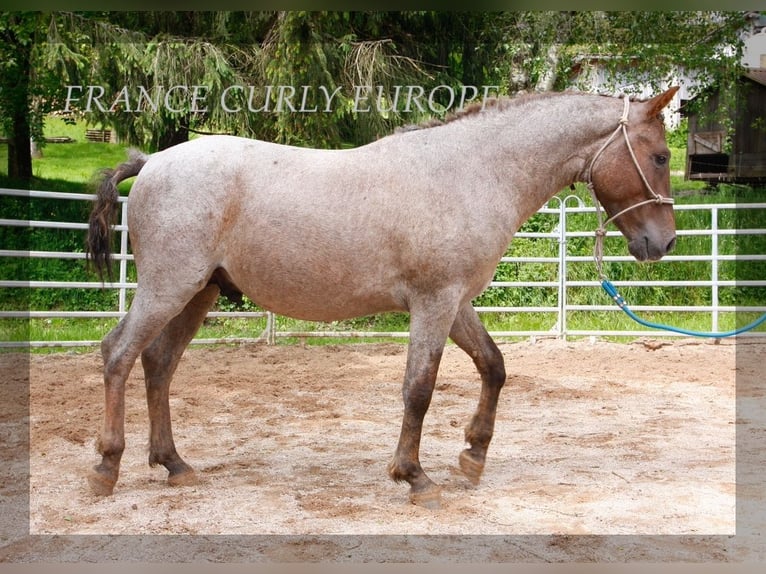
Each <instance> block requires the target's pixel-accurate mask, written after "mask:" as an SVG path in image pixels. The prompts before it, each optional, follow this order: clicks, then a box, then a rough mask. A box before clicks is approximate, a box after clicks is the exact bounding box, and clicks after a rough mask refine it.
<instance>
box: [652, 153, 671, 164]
mask: <svg viewBox="0 0 766 574" xmlns="http://www.w3.org/2000/svg"><path fill="white" fill-rule="evenodd" d="M654 163H656V164H657V165H660V166H662V165H665V164H666V163H668V156H666V155H663V154H657V155H656V156H654Z"/></svg>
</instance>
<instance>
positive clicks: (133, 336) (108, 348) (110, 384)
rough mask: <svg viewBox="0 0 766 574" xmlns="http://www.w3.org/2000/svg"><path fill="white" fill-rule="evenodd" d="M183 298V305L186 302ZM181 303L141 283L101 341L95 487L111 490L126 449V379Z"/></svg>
mask: <svg viewBox="0 0 766 574" xmlns="http://www.w3.org/2000/svg"><path fill="white" fill-rule="evenodd" d="M184 302H185V301H184V300H181V302H180V305H181V307H182V306H183V304H184ZM179 310H180V309H179V308H178V303H176V304H169V303H168V302H167V300H165V301H164V302H161V301H160V300H158V299H157V298H155V297H154V296H153V295H152V290H151V289H145V288H144V289H142V288H141V287H139V289H137V291H136V296H135V298H134V300H133V304H132V305H131V307H130V310H129V311H128V313H127V314H126V315H125V317H124V318H123V319H122V321H120V323H119V324H118V325H117V327H115V328H114V329H113V330H112V331H111V332H110V333H109V334H108V335H107V336H106V337H104V340H103V341H102V342H101V355H102V357H103V361H104V427H103V430H102V433H101V436H100V437H99V440H98V443H97V448H98V451H99V453H100V454H101V463H100V464H98V465H97V466H95V467H93V471H92V472H91V473H90V474H89V475H88V483H89V484H90V487H91V489H92V491H93V492H94V493H95V494H97V495H101V496H108V495H110V494H112V491H113V490H114V485H115V484H116V483H117V477H118V476H119V472H120V459H121V458H122V453H123V451H124V450H125V380H126V379H127V378H128V375H129V374H130V371H131V369H132V368H133V365H134V364H135V362H136V359H137V358H138V355H139V354H140V353H141V351H142V350H143V349H144V348H145V347H146V345H148V344H149V342H150V341H152V340H153V339H154V338H155V337H156V336H157V335H158V334H159V332H160V331H161V330H162V328H163V327H164V326H165V325H166V324H167V322H168V321H170V319H171V318H172V317H173V316H175V315H176V314H177V313H178V312H179Z"/></svg>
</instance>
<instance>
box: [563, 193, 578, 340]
mask: <svg viewBox="0 0 766 574" xmlns="http://www.w3.org/2000/svg"><path fill="white" fill-rule="evenodd" d="M556 199H559V198H558V197H557V198H556ZM570 199H574V200H575V201H576V202H577V207H578V208H583V207H585V204H584V203H583V201H582V199H580V198H579V197H577V196H576V195H567V196H566V197H565V198H564V199H563V200H561V199H559V296H558V301H559V320H558V326H559V338H560V339H562V340H564V341H566V340H567V202H568V201H569V200H570Z"/></svg>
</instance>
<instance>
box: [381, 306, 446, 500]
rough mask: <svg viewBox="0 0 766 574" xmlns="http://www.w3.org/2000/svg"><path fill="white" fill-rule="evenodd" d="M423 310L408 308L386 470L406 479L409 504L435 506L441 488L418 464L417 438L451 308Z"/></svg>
mask: <svg viewBox="0 0 766 574" xmlns="http://www.w3.org/2000/svg"><path fill="white" fill-rule="evenodd" d="M424 311H425V312H423V313H417V312H413V311H412V310H411V311H410V314H411V315H410V317H411V318H410V343H409V349H408V351H407V367H406V370H405V375H404V385H403V388H402V395H403V398H404V417H403V419H402V429H401V433H400V435H399V443H398V445H397V447H396V452H395V453H394V458H393V460H392V461H391V462H390V463H389V465H388V473H389V475H390V476H391V478H393V479H394V480H396V481H402V480H404V481H407V482H408V483H409V485H410V493H409V497H410V501H411V502H412V503H413V504H417V505H420V506H425V507H428V508H439V506H440V497H441V489H440V488H439V486H437V485H436V484H435V483H434V482H433V481H432V480H431V479H430V478H428V476H427V475H426V473H425V471H424V470H423V467H422V466H421V465H420V456H419V453H420V439H421V435H422V431H423V418H424V417H425V414H426V412H427V411H428V407H429V405H430V404H431V396H432V395H433V390H434V385H435V383H436V374H437V371H438V370H439V362H440V361H441V357H442V353H443V352H444V345H445V343H446V341H447V333H448V332H449V326H450V325H451V324H452V322H453V321H454V310H453V311H452V312H451V313H442V314H437V313H435V312H434V311H433V309H424Z"/></svg>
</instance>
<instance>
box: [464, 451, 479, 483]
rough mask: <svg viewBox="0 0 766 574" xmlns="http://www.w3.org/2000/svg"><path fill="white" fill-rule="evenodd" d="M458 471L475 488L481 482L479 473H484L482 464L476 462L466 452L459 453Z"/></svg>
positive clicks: (468, 452)
mask: <svg viewBox="0 0 766 574" xmlns="http://www.w3.org/2000/svg"><path fill="white" fill-rule="evenodd" d="M459 462H460V470H461V471H462V472H463V474H464V475H465V477H466V478H467V479H468V480H470V481H471V484H473V485H474V486H476V485H477V484H479V481H480V480H481V473H482V472H484V463H483V462H479V461H478V460H476V459H475V458H474V457H473V455H472V454H471V453H470V451H468V450H464V451H463V452H461V453H460V459H459Z"/></svg>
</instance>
